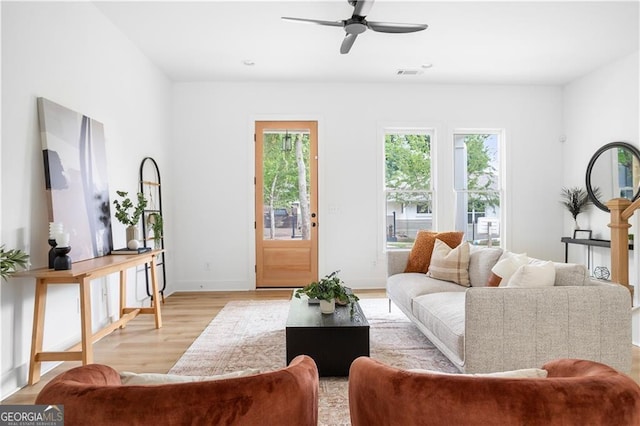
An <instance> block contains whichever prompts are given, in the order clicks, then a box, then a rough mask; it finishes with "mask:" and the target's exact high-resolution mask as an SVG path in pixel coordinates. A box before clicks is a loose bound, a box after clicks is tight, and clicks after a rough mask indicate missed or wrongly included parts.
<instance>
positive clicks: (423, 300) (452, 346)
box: [412, 286, 465, 359]
mask: <svg viewBox="0 0 640 426" xmlns="http://www.w3.org/2000/svg"><path fill="white" fill-rule="evenodd" d="M458 288H462V287H460V286H458ZM412 312H413V315H414V316H415V317H416V318H417V319H418V320H419V321H420V322H421V323H422V324H423V325H424V326H425V327H426V328H428V329H429V331H431V332H432V333H433V334H434V335H435V336H437V337H438V339H439V340H440V341H441V342H442V343H443V344H444V345H445V346H446V347H447V348H448V349H449V350H451V351H452V352H453V353H454V354H455V355H456V356H458V357H459V358H460V359H464V330H465V328H464V327H465V325H464V317H465V293H464V292H445V293H433V294H426V295H424V296H418V297H416V298H415V299H413V310H412Z"/></svg>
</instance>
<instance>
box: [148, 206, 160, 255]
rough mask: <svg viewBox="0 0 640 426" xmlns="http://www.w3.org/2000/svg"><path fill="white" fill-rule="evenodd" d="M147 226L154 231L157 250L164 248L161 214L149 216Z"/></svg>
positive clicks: (154, 244)
mask: <svg viewBox="0 0 640 426" xmlns="http://www.w3.org/2000/svg"><path fill="white" fill-rule="evenodd" d="M147 225H148V226H149V227H150V228H151V231H153V246H154V248H155V249H159V248H161V246H162V236H163V230H162V226H163V223H162V215H161V214H160V213H150V214H149V216H147Z"/></svg>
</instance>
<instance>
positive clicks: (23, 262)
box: [0, 244, 29, 280]
mask: <svg viewBox="0 0 640 426" xmlns="http://www.w3.org/2000/svg"><path fill="white" fill-rule="evenodd" d="M28 265H29V255H28V254H26V253H25V252H23V251H22V250H19V249H11V250H7V249H5V246H4V244H3V245H1V246H0V275H1V276H2V278H3V279H5V280H6V279H7V278H9V277H10V276H11V275H13V274H14V273H15V272H16V271H17V270H18V268H26V267H27V266H28Z"/></svg>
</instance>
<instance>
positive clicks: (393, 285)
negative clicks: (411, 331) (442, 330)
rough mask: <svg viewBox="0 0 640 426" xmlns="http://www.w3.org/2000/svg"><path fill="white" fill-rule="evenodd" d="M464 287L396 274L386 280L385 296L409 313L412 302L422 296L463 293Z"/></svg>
mask: <svg viewBox="0 0 640 426" xmlns="http://www.w3.org/2000/svg"><path fill="white" fill-rule="evenodd" d="M465 290H466V287H462V286H459V285H457V284H454V283H451V282H448V281H441V280H436V279H434V278H429V277H427V276H426V275H425V274H418V273H415V272H413V273H406V274H396V275H392V276H390V277H389V278H387V294H388V295H389V297H390V298H391V299H392V300H393V301H394V302H395V303H396V304H397V305H401V306H402V307H404V308H405V309H406V310H408V311H409V312H412V311H413V302H412V300H413V299H414V298H415V297H418V296H422V295H424V294H431V293H440V292H464V291H465Z"/></svg>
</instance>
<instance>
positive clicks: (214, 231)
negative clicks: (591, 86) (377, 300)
mask: <svg viewBox="0 0 640 426" xmlns="http://www.w3.org/2000/svg"><path fill="white" fill-rule="evenodd" d="M172 117H173V120H174V121H173V139H174V141H175V144H174V150H173V153H172V158H174V160H175V162H176V164H177V165H178V166H177V168H176V173H175V174H174V176H173V179H174V180H175V182H174V183H175V186H176V187H179V188H183V189H184V190H181V191H179V192H177V193H176V194H175V199H174V201H175V202H174V204H173V205H174V208H175V210H174V211H173V214H174V219H175V223H179V224H180V229H179V230H176V233H177V234H178V233H179V237H176V239H175V241H174V245H173V246H172V250H173V251H172V257H173V258H174V260H175V276H176V282H175V283H174V284H175V286H174V287H173V288H174V289H175V290H201V289H202V290H217V289H224V290H233V289H235V290H238V289H252V288H254V285H255V275H254V259H255V244H254V241H253V239H254V229H253V222H254V213H253V209H254V204H253V200H254V198H253V197H254V185H253V176H254V173H253V168H254V151H253V149H254V143H253V122H254V120H256V119H274V120H278V119H290V118H299V119H316V120H318V121H319V204H320V207H319V212H318V213H319V217H318V219H319V244H320V252H319V256H320V273H321V274H324V273H328V272H331V271H333V270H336V269H340V270H341V276H342V277H343V278H344V279H345V281H346V282H347V283H348V284H349V285H351V286H353V287H369V288H371V287H383V286H384V280H385V276H386V264H385V257H384V253H383V244H382V243H383V230H384V227H383V223H384V218H383V206H384V200H383V198H382V187H381V185H382V161H383V160H382V151H383V148H382V140H381V136H380V129H381V128H382V127H383V126H385V125H407V126H413V127H416V126H423V127H433V128H435V130H436V137H435V140H436V146H435V151H436V156H437V161H436V164H437V170H436V171H435V174H436V175H435V179H434V180H435V182H436V191H438V193H439V195H438V198H439V199H440V200H441V201H442V202H440V203H439V204H438V205H437V206H436V216H437V223H436V228H437V229H439V230H449V229H453V227H454V217H453V214H452V212H453V209H454V205H455V204H454V203H455V199H454V194H453V190H452V188H453V175H452V165H453V142H452V132H453V131H454V129H463V128H464V129H467V128H474V129H478V128H490V129H505V132H506V145H507V164H508V169H507V170H506V173H507V176H506V177H507V179H506V181H507V185H508V188H509V192H508V194H509V198H508V199H507V201H506V209H507V212H508V215H507V220H508V225H507V227H508V228H509V229H511V230H512V232H511V233H510V234H509V236H508V238H507V242H506V243H507V247H508V248H509V249H511V250H515V251H519V252H520V251H526V252H527V253H529V255H531V256H536V257H540V258H548V259H555V260H562V254H563V253H562V245H561V244H560V237H561V236H562V230H563V227H562V220H561V217H562V214H563V212H562V210H561V207H560V203H559V202H558V193H559V191H560V182H562V164H563V161H562V160H561V143H560V142H559V140H560V136H561V133H562V128H561V123H562V94H561V89H560V88H558V87H520V86H447V85H417V86H416V85H403V84H394V85H390V84H386V85H385V84H378V85H374V84H371V85H369V84H362V85H357V84H356V85H347V84H285V83H281V84H280V83H271V84H268V83H246V84H242V83H176V84H175V85H174V88H173V111H172ZM505 228H506V227H505ZM503 229H504V228H503ZM207 263H209V264H210V265H211V270H210V271H207V270H205V269H206V268H205V264H207Z"/></svg>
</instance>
